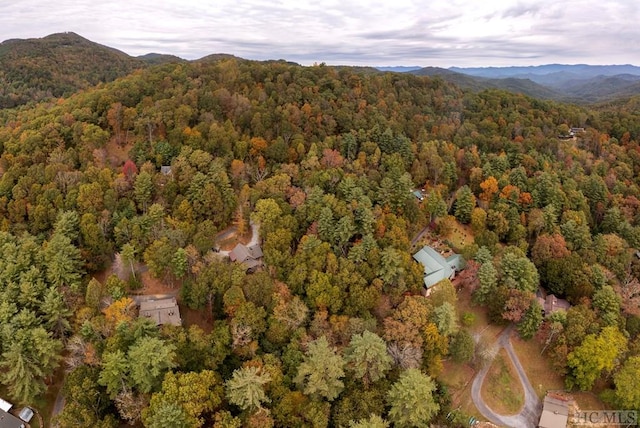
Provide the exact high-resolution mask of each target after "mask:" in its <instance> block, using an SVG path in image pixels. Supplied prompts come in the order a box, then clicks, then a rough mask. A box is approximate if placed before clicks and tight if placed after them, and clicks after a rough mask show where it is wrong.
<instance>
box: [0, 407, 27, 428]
mask: <svg viewBox="0 0 640 428" xmlns="http://www.w3.org/2000/svg"><path fill="white" fill-rule="evenodd" d="M26 426H27V424H25V423H24V422H23V421H21V420H20V419H18V418H17V417H15V416H13V415H12V414H11V413H9V412H6V411H4V410H2V409H0V428H25V427H26Z"/></svg>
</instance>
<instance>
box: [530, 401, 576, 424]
mask: <svg viewBox="0 0 640 428" xmlns="http://www.w3.org/2000/svg"><path fill="white" fill-rule="evenodd" d="M568 419H569V403H568V401H567V400H564V399H562V398H561V397H556V396H554V395H551V394H547V396H546V397H544V404H543V407H542V415H540V422H538V427H539V428H564V427H566V426H567V421H568Z"/></svg>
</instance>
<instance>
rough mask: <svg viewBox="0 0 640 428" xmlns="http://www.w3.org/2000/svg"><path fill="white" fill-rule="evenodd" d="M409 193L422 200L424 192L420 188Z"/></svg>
mask: <svg viewBox="0 0 640 428" xmlns="http://www.w3.org/2000/svg"><path fill="white" fill-rule="evenodd" d="M411 193H412V194H413V196H415V197H416V198H417V199H418V200H420V201H422V200H423V199H424V194H423V193H422V192H421V191H420V190H414V191H413V192H411Z"/></svg>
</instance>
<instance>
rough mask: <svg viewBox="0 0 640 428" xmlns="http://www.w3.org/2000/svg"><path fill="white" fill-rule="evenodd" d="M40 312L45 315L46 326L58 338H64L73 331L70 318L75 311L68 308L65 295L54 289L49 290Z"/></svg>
mask: <svg viewBox="0 0 640 428" xmlns="http://www.w3.org/2000/svg"><path fill="white" fill-rule="evenodd" d="M40 310H41V311H42V314H43V319H44V326H45V327H46V328H47V330H49V331H50V332H52V333H53V335H54V336H55V337H57V338H62V337H63V336H64V335H65V333H67V332H69V331H71V325H70V324H69V317H70V316H71V314H72V313H73V311H72V310H71V309H70V308H69V307H68V306H67V303H66V302H65V301H64V297H63V295H62V294H61V293H60V292H59V291H58V290H56V289H55V288H53V287H50V288H49V289H47V292H46V294H45V295H44V300H43V301H42V306H40Z"/></svg>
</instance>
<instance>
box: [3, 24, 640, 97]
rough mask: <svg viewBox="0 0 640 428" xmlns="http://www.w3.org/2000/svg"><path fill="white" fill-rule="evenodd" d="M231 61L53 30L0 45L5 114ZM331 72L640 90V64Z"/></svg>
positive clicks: (525, 88) (555, 90) (463, 83)
mask: <svg viewBox="0 0 640 428" xmlns="http://www.w3.org/2000/svg"><path fill="white" fill-rule="evenodd" d="M227 59H235V60H244V59H243V58H240V57H237V56H235V55H233V54H227V53H214V54H209V55H206V56H204V57H202V58H199V59H195V60H186V59H183V58H180V57H178V56H175V55H170V54H160V53H148V54H145V55H140V56H136V57H134V56H131V55H129V54H127V53H125V52H123V51H120V50H118V49H115V48H112V47H109V46H105V45H102V44H99V43H96V42H93V41H91V40H89V39H86V38H84V37H82V36H80V35H78V34H76V33H73V32H64V33H54V34H50V35H48V36H45V37H42V38H29V39H18V38H14V39H7V40H5V41H3V42H0V109H1V108H11V107H16V106H19V105H22V104H26V103H28V102H32V101H35V102H38V101H42V100H44V99H50V98H56V97H65V96H68V95H70V94H72V93H74V92H77V91H79V90H83V89H87V88H89V87H92V86H95V85H97V84H99V83H107V82H110V81H113V80H115V79H117V78H119V77H124V76H126V75H128V74H130V73H132V72H133V71H135V70H136V69H142V68H147V67H152V66H156V65H161V64H166V63H177V62H185V63H187V62H195V63H198V62H199V63H206V62H215V61H221V60H227ZM247 61H249V60H247ZM274 61H284V62H288V61H286V60H274ZM332 67H334V68H336V69H342V68H354V69H360V70H361V71H362V72H367V73H375V72H380V73H383V72H393V73H409V74H414V75H418V76H431V77H434V76H439V77H441V78H442V79H444V80H446V81H449V82H451V83H453V84H455V85H458V86H460V87H461V88H463V89H466V90H471V91H482V90H486V89H503V90H507V91H511V92H516V93H522V94H525V95H528V96H531V97H534V98H541V99H553V100H558V101H568V102H577V103H594V102H601V101H608V100H611V99H614V98H618V97H629V96H632V95H636V94H638V93H640V67H637V66H635V65H631V64H622V65H588V64H573V65H572V64H545V65H538V66H524V67H523V66H509V67H467V68H462V67H450V68H439V67H423V68H419V67H418V66H384V67H382V66H381V67H373V66H372V67H357V66H347V65H344V66H332Z"/></svg>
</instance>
